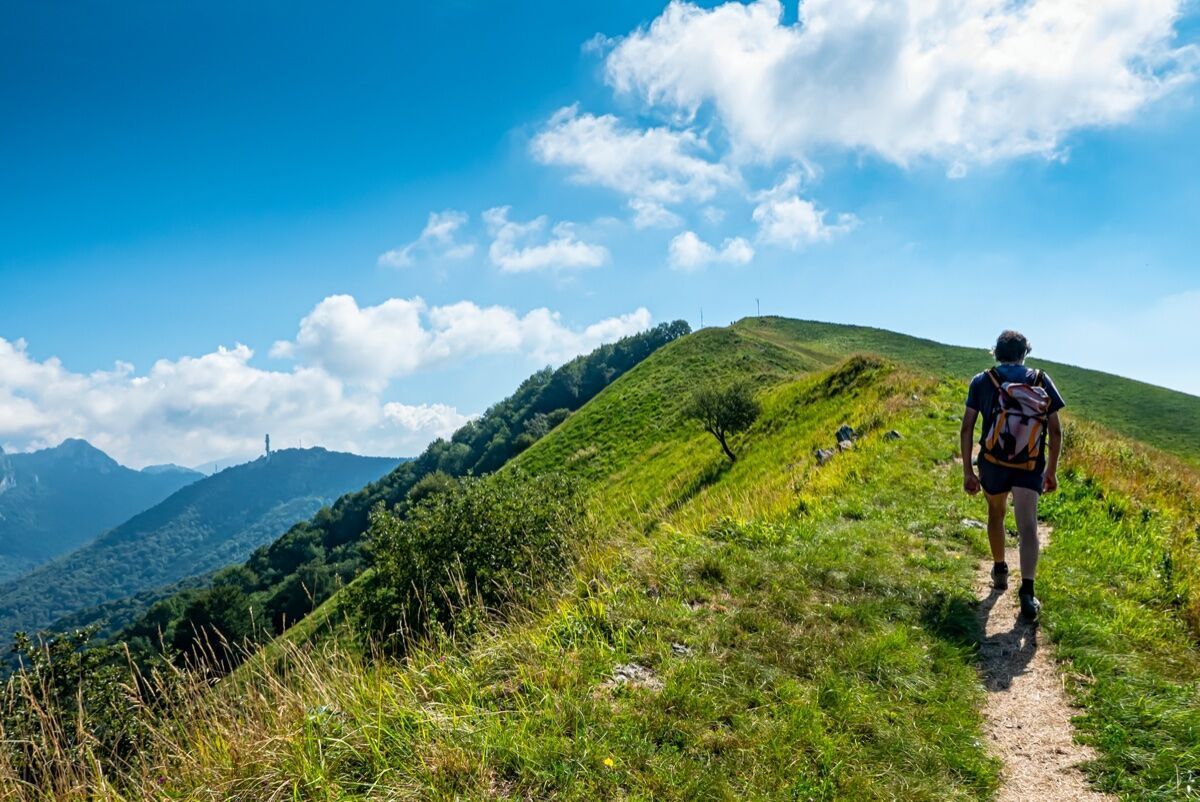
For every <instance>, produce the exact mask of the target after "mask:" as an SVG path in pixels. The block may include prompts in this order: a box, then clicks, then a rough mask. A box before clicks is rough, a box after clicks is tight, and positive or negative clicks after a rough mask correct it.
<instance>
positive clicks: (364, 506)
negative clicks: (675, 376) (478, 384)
mask: <svg viewBox="0 0 1200 802" xmlns="http://www.w3.org/2000/svg"><path fill="white" fill-rule="evenodd" d="M689 331H690V328H689V327H688V325H687V323H685V322H684V321H675V322H673V323H663V324H660V325H658V326H656V327H655V328H653V329H650V330H648V331H645V332H642V333H640V334H636V335H633V336H630V337H625V338H623V339H621V340H620V341H618V342H616V343H612V344H609V345H603V346H601V347H599V348H597V349H596V350H595V351H592V352H591V353H590V354H586V355H584V356H580V357H577V358H576V359H574V360H572V361H570V362H568V363H566V364H564V365H562V366H561V367H559V368H557V369H550V368H546V369H543V370H540V371H538V372H537V373H535V374H533V375H532V376H530V377H529V378H528V379H526V380H525V381H524V382H522V383H521V385H520V386H519V387H518V388H517V390H516V392H514V393H513V394H512V395H511V396H509V397H508V398H506V399H505V400H503V401H501V402H499V403H497V404H495V405H494V406H492V407H490V408H489V409H488V410H487V411H486V412H485V413H484V414H483V415H481V416H480V417H479V418H477V419H476V420H473V421H471V422H470V423H468V424H466V425H465V426H463V427H462V428H460V429H459V430H458V431H457V432H455V433H454V435H453V436H451V437H450V439H449V440H445V439H438V440H436V441H434V442H433V443H431V444H430V445H429V446H428V447H427V448H426V449H425V451H424V452H423V453H422V454H421V455H420V456H419V457H417V458H416V459H414V460H412V461H410V462H406V463H404V464H402V465H400V466H399V467H398V468H396V470H394V471H392V472H391V473H389V474H388V475H387V476H385V477H383V478H382V479H379V480H378V481H375V482H372V483H371V484H369V485H367V486H366V487H364V488H363V489H361V490H359V491H357V492H354V493H349V494H347V495H345V496H342V497H341V498H340V499H338V501H337V502H336V503H335V504H333V505H332V506H331V507H326V508H323V509H321V510H320V511H319V512H318V513H317V514H316V515H315V516H314V517H312V518H311V519H310V520H307V521H304V522H303V523H299V524H296V525H295V526H293V527H292V528H291V529H289V530H288V531H287V532H286V533H285V534H284V535H283V536H282V537H280V538H279V539H278V540H276V541H275V542H273V543H271V544H270V545H269V546H264V547H262V548H259V549H257V550H256V551H255V552H254V553H253V554H252V555H251V556H250V558H249V559H248V560H247V561H246V562H245V563H244V564H241V565H235V566H230V567H228V568H225V569H223V570H221V571H218V572H217V573H216V574H215V576H214V577H213V580H212V583H211V584H210V585H208V586H206V587H203V588H187V589H184V590H182V591H181V592H179V593H177V594H174V595H172V596H169V597H167V598H165V599H162V600H160V601H158V602H157V603H155V604H154V605H152V606H151V607H150V609H149V610H147V611H146V613H145V614H144V615H143V616H142V617H141V618H140V619H139V620H138V621H136V622H134V623H133V624H132V625H131V626H129V627H128V628H126V629H125V630H123V631H121V632H118V633H117V634H116V635H115V636H114V639H115V640H118V641H125V642H126V643H128V644H129V646H130V648H131V650H132V651H133V652H134V653H135V654H141V655H147V656H148V655H152V654H157V653H159V652H160V651H162V650H163V649H167V650H168V651H173V652H175V653H177V654H179V655H182V656H183V657H186V656H187V655H188V653H189V651H190V650H191V649H192V648H193V647H194V646H195V645H196V644H197V640H198V638H197V635H198V633H199V634H200V635H203V634H205V633H208V634H210V635H218V636H220V637H221V638H225V639H227V640H229V641H231V642H255V641H264V640H269V639H270V638H271V637H273V636H274V635H276V634H278V633H281V632H283V631H284V630H285V629H286V628H287V627H289V626H291V625H292V624H294V623H295V622H297V621H299V620H300V619H302V618H303V617H304V616H306V615H307V614H308V613H309V612H311V611H312V610H313V609H314V608H315V607H316V606H317V605H319V604H320V603H321V602H323V601H324V600H325V599H327V598H329V597H330V596H331V595H332V594H333V593H334V592H335V591H336V590H337V589H338V588H340V587H342V586H343V585H345V584H346V583H347V582H349V580H351V579H353V578H354V577H355V576H356V575H357V574H358V573H359V572H361V571H362V569H363V568H364V567H365V565H366V560H365V557H364V554H363V548H362V546H363V536H364V533H365V532H366V531H367V528H368V526H369V523H370V520H369V519H370V514H371V511H372V510H373V509H375V508H376V507H379V506H383V507H386V508H395V507H397V506H399V507H401V510H402V509H403V506H404V505H405V504H407V503H408V497H409V493H410V491H412V490H413V488H414V487H415V486H416V485H417V484H418V483H419V482H421V481H422V480H423V479H426V478H427V477H434V475H438V474H444V475H446V476H451V477H462V476H479V475H483V474H487V473H491V472H492V471H494V470H496V469H497V468H499V467H500V466H501V465H503V464H504V463H505V462H506V461H507V460H508V459H509V458H511V457H512V456H514V455H516V454H518V453H520V452H521V451H523V450H524V449H526V448H528V447H529V446H530V445H531V444H533V443H534V442H536V441H537V440H538V439H539V438H541V437H542V436H544V435H545V434H546V433H547V432H549V431H550V430H551V429H552V428H554V427H555V426H556V425H557V424H558V423H560V422H562V421H563V420H564V419H565V418H566V417H567V416H568V415H569V414H570V413H571V412H573V411H574V410H576V409H578V408H579V407H581V406H583V404H585V403H586V402H587V401H588V400H589V399H591V398H592V397H593V396H595V395H596V394H597V393H599V392H600V391H601V390H602V389H604V388H605V387H606V386H608V385H609V384H610V383H612V382H613V381H614V380H616V379H617V378H618V377H619V376H621V375H622V374H624V373H625V372H626V371H628V370H629V369H630V368H632V367H634V366H635V365H637V364H638V363H639V362H641V361H642V360H643V359H645V358H646V357H647V356H649V355H650V354H652V353H653V352H654V351H656V350H657V349H658V348H660V347H662V346H663V345H666V344H667V343H669V342H671V341H673V340H675V339H677V338H679V337H682V336H684V335H685V334H688V333H689ZM206 639H207V638H203V637H202V638H200V640H206Z"/></svg>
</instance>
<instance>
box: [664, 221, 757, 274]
mask: <svg viewBox="0 0 1200 802" xmlns="http://www.w3.org/2000/svg"><path fill="white" fill-rule="evenodd" d="M753 258H754V248H753V247H751V245H750V243H749V242H747V241H746V240H744V239H742V238H741V237H733V238H731V239H727V240H725V242H723V243H722V244H721V248H720V250H718V249H716V248H714V247H713V246H712V245H709V244H708V243H707V242H705V241H704V240H702V239H700V237H698V236H696V233H695V232H694V231H685V232H683V233H682V234H679V235H678V236H676V237H675V238H674V239H672V240H671V243H670V245H668V246H667V261H668V263H669V264H670V265H671V267H673V268H674V269H676V270H686V271H692V270H699V269H700V268H702V267H704V266H705V265H708V264H712V263H714V262H721V263H724V264H732V265H744V264H747V263H748V262H749V261H750V260H751V259H753Z"/></svg>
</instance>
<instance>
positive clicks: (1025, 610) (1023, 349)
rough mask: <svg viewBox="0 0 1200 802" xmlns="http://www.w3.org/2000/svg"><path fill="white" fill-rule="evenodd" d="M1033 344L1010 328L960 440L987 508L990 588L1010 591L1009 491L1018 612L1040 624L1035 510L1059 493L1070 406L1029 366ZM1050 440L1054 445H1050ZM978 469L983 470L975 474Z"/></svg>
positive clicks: (971, 404)
mask: <svg viewBox="0 0 1200 802" xmlns="http://www.w3.org/2000/svg"><path fill="white" fill-rule="evenodd" d="M1031 350H1032V349H1031V348H1030V345H1029V341H1028V340H1027V339H1025V336H1024V335H1023V334H1021V333H1020V332H1017V331H1005V332H1003V333H1001V335H1000V336H999V337H998V338H997V339H996V347H995V348H994V349H993V350H992V354H993V355H994V356H995V358H996V361H997V362H998V363H999V364H997V365H996V366H995V367H993V368H990V369H989V370H986V371H984V372H983V373H980V374H979V375H977V376H976V377H975V378H974V379H972V380H971V387H970V390H968V392H967V408H966V411H965V412H964V413H963V419H962V430H961V432H960V435H959V440H960V446H961V449H962V461H963V489H964V490H965V491H966V492H967V493H969V494H971V495H975V494H976V493H978V492H979V491H980V489H981V488H982V489H983V492H984V495H985V496H986V497H987V503H988V524H987V530H988V544H989V545H990V546H991V549H992V559H993V560H994V561H995V564H994V565H993V566H992V585H993V587H995V588H996V589H997V590H1004V589H1006V588H1007V587H1008V563H1007V562H1005V560H1004V516H1005V513H1006V511H1007V507H1008V494H1009V493H1012V497H1013V511H1014V513H1015V514H1016V518H1017V531H1018V533H1019V534H1020V538H1021V541H1020V555H1021V590H1020V592H1019V594H1018V597H1019V599H1020V602H1021V615H1022V617H1024V618H1025V619H1026V620H1027V621H1031V622H1033V621H1037V619H1038V615H1039V614H1040V613H1041V609H1042V604H1041V602H1039V601H1038V599H1037V596H1035V595H1034V592H1033V581H1034V578H1035V577H1036V575H1037V562H1038V552H1039V550H1040V548H1041V545H1040V544H1039V543H1038V533H1037V505H1038V498H1039V496H1040V495H1041V494H1042V493H1053V492H1054V491H1055V489H1057V488H1058V477H1057V475H1056V473H1057V470H1058V456H1059V452H1060V451H1061V450H1062V427H1061V425H1060V423H1059V420H1058V411H1059V410H1060V409H1062V408H1063V407H1064V406H1066V404H1064V403H1063V400H1062V396H1061V395H1059V394H1058V389H1057V388H1056V387H1055V386H1054V382H1053V381H1051V380H1050V377H1049V376H1047V375H1046V374H1045V372H1043V371H1040V370H1034V369H1032V368H1028V367H1026V366H1025V357H1026V356H1028V355H1029V352H1030V351H1031ZM981 413H982V415H983V432H982V436H981V438H980V440H979V457H978V460H977V461H973V460H972V458H971V457H972V451H973V447H972V445H973V444H972V442H971V441H972V440H973V439H974V435H975V420H976V418H977V417H978V416H979V415H980V414H981ZM1047 439H1048V440H1049V448H1048V449H1047V448H1046V441H1047ZM976 464H977V465H978V467H979V473H978V474H976V472H975V467H976Z"/></svg>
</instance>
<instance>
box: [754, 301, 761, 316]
mask: <svg viewBox="0 0 1200 802" xmlns="http://www.w3.org/2000/svg"><path fill="white" fill-rule="evenodd" d="M754 313H755V317H762V304H760V303H759V302H758V299H757V298H755V299H754Z"/></svg>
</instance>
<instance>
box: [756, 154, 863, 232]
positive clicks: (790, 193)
mask: <svg viewBox="0 0 1200 802" xmlns="http://www.w3.org/2000/svg"><path fill="white" fill-rule="evenodd" d="M799 189H800V176H799V174H798V173H794V172H793V173H790V174H789V175H788V176H787V177H785V178H784V180H783V181H781V182H780V183H779V184H777V185H776V186H775V187H773V188H771V189H769V190H766V191H764V192H760V193H758V194H757V195H756V196H755V200H757V201H758V205H757V206H755V207H754V212H753V214H752V216H753V218H754V222H755V223H757V224H758V239H759V241H760V242H766V243H770V244H772V245H782V246H785V247H788V248H792V249H793V250H797V249H799V248H803V247H804V246H806V245H812V244H814V243H818V242H829V241H830V240H832V239H833V238H834V237H836V236H838V235H841V234H845V233H846V232H848V231H850V230H851V229H853V228H854V227H855V226H857V225H858V218H857V217H855V216H854V215H852V214H840V215H838V216H837V220H836V221H835V222H832V223H828V222H826V221H825V216H826V212H825V210H824V209H820V208H817V205H816V204H815V203H813V202H812V201H810V200H806V199H804V198H801V197H800V195H799Z"/></svg>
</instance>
